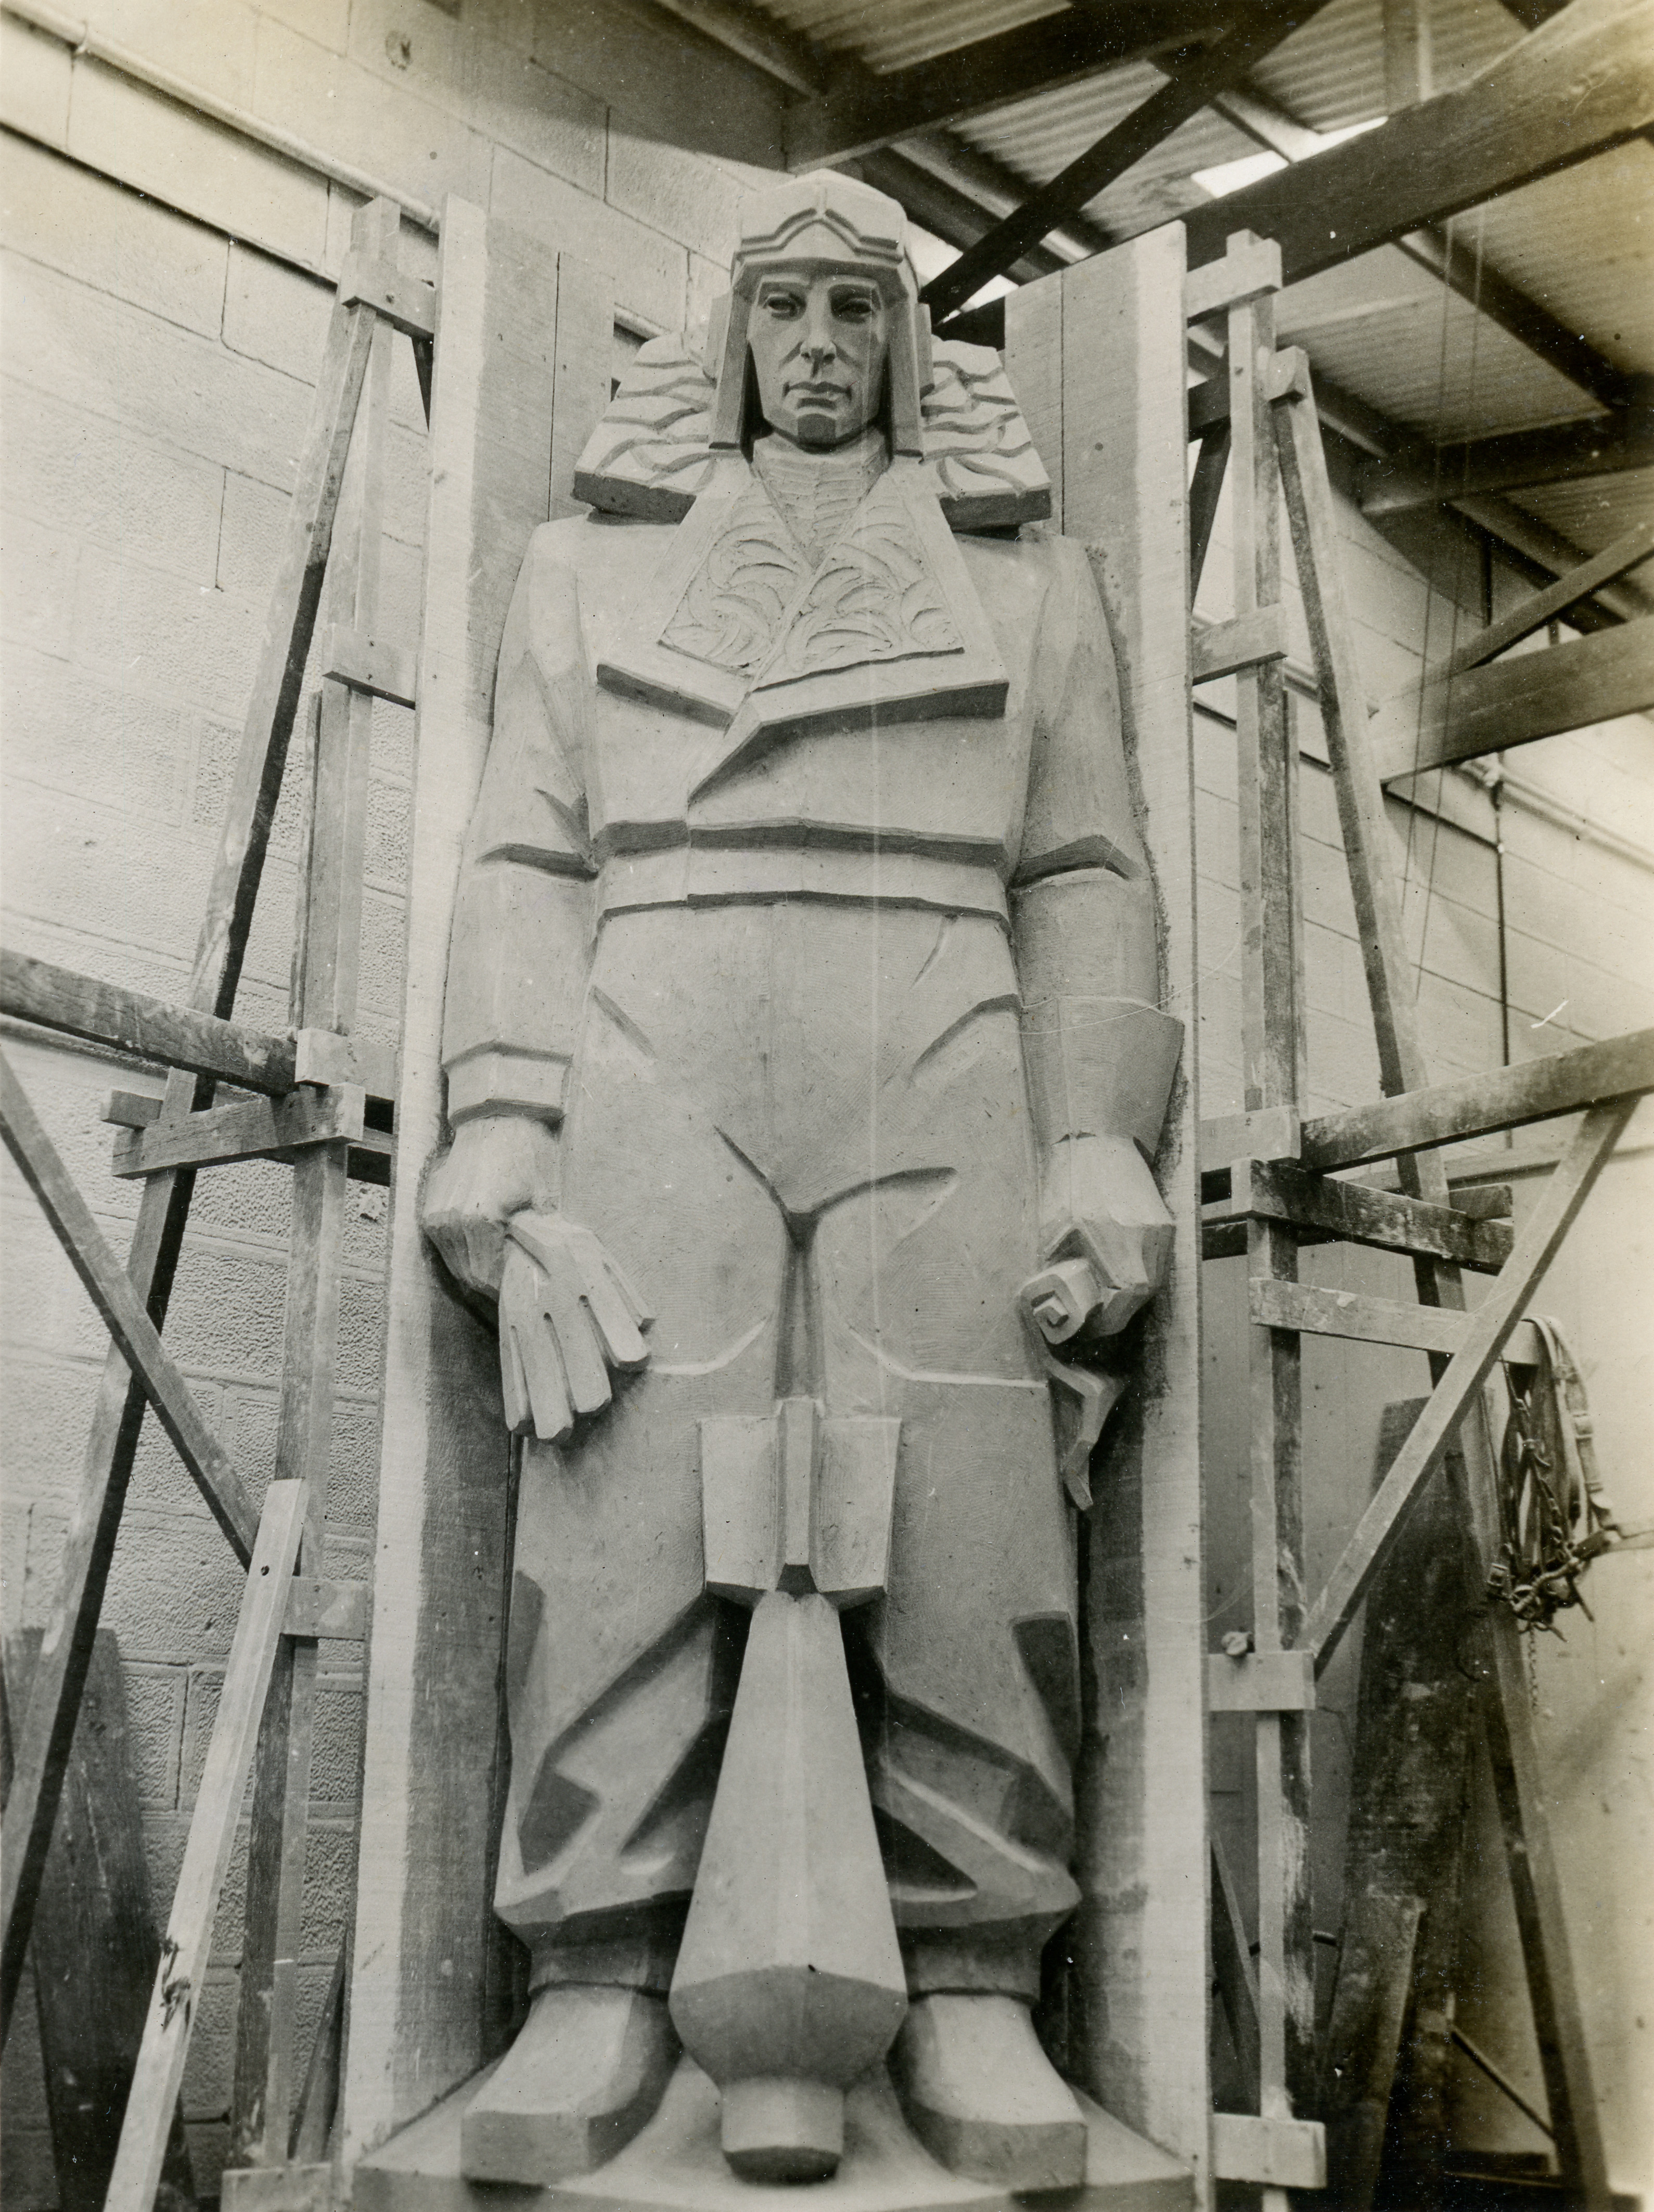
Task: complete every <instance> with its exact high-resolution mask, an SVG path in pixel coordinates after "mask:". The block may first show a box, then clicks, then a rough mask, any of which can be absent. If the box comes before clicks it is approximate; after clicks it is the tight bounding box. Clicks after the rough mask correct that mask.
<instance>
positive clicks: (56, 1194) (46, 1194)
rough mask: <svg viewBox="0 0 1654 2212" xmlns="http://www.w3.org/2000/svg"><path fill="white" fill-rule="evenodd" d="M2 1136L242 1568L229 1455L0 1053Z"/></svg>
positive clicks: (247, 1549)
mask: <svg viewBox="0 0 1654 2212" xmlns="http://www.w3.org/2000/svg"><path fill="white" fill-rule="evenodd" d="M0 1137H3V1138H4V1140H5V1144H6V1149H7V1150H8V1151H9V1152H10V1154H11V1156H12V1158H14V1159H15V1161H16V1163H17V1165H18V1167H19V1169H20V1170H21V1172H22V1175H23V1178H24V1180H25V1181H26V1182H27V1184H28V1186H29V1188H30V1189H31V1190H33V1193H34V1194H35V1196H36V1197H37V1198H38V1199H39V1200H40V1207H41V1211H42V1212H44V1213H45V1215H46V1219H47V1220H48V1221H49V1222H50V1223H51V1224H52V1229H53V1231H55V1232H56V1235H57V1237H58V1243H60V1244H61V1245H62V1246H63V1248H64V1252H65V1253H66V1255H68V1259H69V1263H70V1267H73V1268H74V1270H75V1273H76V1274H77V1275H78V1276H79V1277H80V1279H81V1281H82V1285H84V1286H85V1289H86V1291H87V1294H88V1297H90V1298H91V1300H92V1303H93V1304H94V1306H96V1308H97V1310H98V1311H99V1313H100V1315H101V1316H102V1317H103V1321H104V1323H105V1325H106V1328H108V1331H109V1334H111V1336H112V1337H113V1338H114V1340H115V1342H116V1344H117V1345H118V1346H119V1348H120V1352H121V1357H122V1358H124V1359H125V1362H126V1364H127V1365H128V1366H129V1367H130V1368H131V1370H132V1372H133V1374H134V1376H136V1377H137V1380H138V1382H139V1383H141V1384H142V1385H143V1391H144V1395H146V1396H147V1397H148V1399H149V1403H150V1404H151V1405H152V1406H153V1407H155V1418H156V1419H157V1420H158V1421H159V1422H160V1423H161V1427H162V1428H163V1429H165V1430H166V1431H167V1435H168V1437H171V1439H172V1441H173V1445H174V1446H175V1447H176V1449H177V1452H178V1455H179V1458H180V1459H181V1460H182V1461H183V1462H184V1464H185V1468H187V1469H188V1470H189V1474H190V1478H191V1480H192V1481H193V1482H194V1484H195V1486H196V1488H197V1489H198V1491H199V1492H201V1495H202V1497H203V1498H204V1499H205V1500H206V1502H207V1505H208V1508H209V1510H210V1512H211V1514H212V1516H213V1518H214V1520H216V1522H217V1523H218V1525H219V1527H220V1528H222V1530H223V1532H224V1534H226V1535H227V1536H228V1538H229V1541H230V1544H231V1547H232V1548H233V1549H234V1553H235V1556H236V1558H237V1559H239V1560H240V1562H241V1564H242V1565H243V1566H245V1565H246V1563H247V1561H248V1560H249V1559H251V1558H252V1544H253V1538H254V1536H255V1534H256V1533H257V1530H258V1516H257V1514H256V1513H255V1512H254V1511H253V1508H252V1500H251V1498H249V1497H248V1496H247V1494H246V1490H245V1489H244V1488H243V1486H242V1483H241V1478H240V1475H239V1474H237V1473H236V1471H235V1468H234V1465H233V1464H232V1462H231V1461H230V1458H229V1455H228V1453H227V1452H226V1451H225V1449H224V1448H223V1446H222V1444H221V1443H219V1441H218V1439H217V1437H216V1436H214V1434H213V1433H212V1431H211V1430H210V1428H209V1427H208V1426H207V1424H206V1423H205V1422H204V1420H203V1419H202V1418H201V1414H200V1412H199V1410H198V1407H197V1406H196V1402H195V1401H194V1399H193V1398H192V1396H191V1395H190V1389H189V1385H188V1384H187V1383H185V1380H184V1377H183V1376H181V1375H180V1374H179V1371H178V1370H177V1368H176V1367H175V1366H174V1365H173V1361H172V1358H171V1356H170V1354H169V1353H168V1352H167V1350H166V1347H165V1346H163V1345H162V1343H161V1336H160V1333H159V1332H158V1331H157V1329H156V1328H155V1323H154V1322H152V1321H151V1320H150V1318H149V1315H148V1314H147V1313H145V1311H144V1310H143V1303H142V1301H141V1300H140V1298H139V1297H138V1294H137V1291H135V1290H134V1289H133V1287H132V1282H131V1277H130V1276H129V1275H128V1273H126V1270H125V1267H122V1266H121V1264H120V1261H119V1260H118V1259H117V1258H116V1257H115V1255H114V1254H113V1253H112V1251H111V1250H110V1249H109V1246H108V1243H107V1242H106V1239H105V1237H104V1235H103V1232H102V1231H101V1230H100V1228H99V1227H98V1225H97V1223H96V1222H95V1221H94V1219H93V1218H92V1211H91V1208H90V1207H89V1206H88V1205H87V1203H86V1200H84V1199H83V1198H82V1196H81V1194H80V1193H79V1191H78V1190H76V1188H75V1185H74V1183H73V1182H72V1181H71V1180H70V1175H69V1171H68V1170H67V1169H66V1168H65V1167H64V1164H63V1162H62V1161H61V1160H60V1159H59V1158H58V1154H57V1152H56V1149H55V1148H54V1146H53V1145H52V1140H51V1139H50V1138H49V1137H48V1136H47V1135H46V1131H45V1130H44V1129H43V1128H42V1127H40V1122H39V1121H38V1120H37V1119H36V1117H35V1113H34V1109H33V1107H32V1106H31V1105H30V1104H29V1102H28V1099H27V1096H26V1094H25V1092H24V1091H23V1087H22V1085H21V1084H20V1083H19V1082H18V1080H17V1078H16V1076H15V1073H13V1070H12V1067H11V1064H10V1062H9V1060H6V1058H5V1056H4V1054H0Z"/></svg>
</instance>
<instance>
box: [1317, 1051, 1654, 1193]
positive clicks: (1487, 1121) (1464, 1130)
mask: <svg viewBox="0 0 1654 2212" xmlns="http://www.w3.org/2000/svg"><path fill="white" fill-rule="evenodd" d="M1641 1091H1654V1030H1630V1031H1628V1032H1627V1034H1626V1035H1625V1036H1616V1037H1607V1038H1604V1039H1603V1041H1602V1042H1601V1043H1600V1044H1584V1045H1579V1046H1577V1047H1576V1048H1574V1049H1573V1050H1572V1052H1557V1053H1552V1054H1549V1055H1548V1057H1547V1058H1545V1059H1544V1060H1524V1061H1523V1062H1522V1063H1521V1064H1520V1065H1519V1066H1515V1067H1501V1068H1498V1069H1496V1070H1494V1071H1493V1073H1491V1074H1487V1075H1467V1076H1464V1077H1463V1078H1462V1079H1460V1080H1459V1081H1458V1082H1456V1083H1438V1084H1432V1086H1431V1087H1430V1089H1429V1090H1428V1091H1402V1092H1401V1093H1400V1094H1399V1095H1398V1096H1397V1097H1393V1098H1381V1099H1379V1100H1378V1101H1377V1103H1375V1104H1373V1105H1371V1106H1353V1107H1348V1108H1347V1109H1344V1110H1343V1111H1342V1112H1340V1113H1337V1114H1323V1115H1321V1116H1320V1117H1319V1118H1318V1119H1317V1120H1316V1121H1306V1122H1305V1123H1304V1129H1303V1136H1302V1139H1301V1144H1300V1148H1299V1158H1300V1159H1301V1160H1302V1161H1303V1164H1304V1166H1305V1167H1306V1168H1353V1167H1359V1166H1360V1165H1361V1164H1363V1163H1364V1162H1365V1161H1367V1160H1384V1159H1389V1158H1393V1157H1394V1156H1395V1155H1396V1154H1397V1153H1399V1152H1428V1151H1430V1150H1431V1149H1432V1147H1433V1146H1438V1145H1452V1144H1456V1143H1458V1141H1459V1140H1460V1139H1462V1138H1466V1137H1485V1136H1487V1135H1488V1134H1489V1133H1491V1132H1493V1130H1495V1129H1519V1128H1521V1127H1523V1125H1524V1124H1525V1123H1527V1122H1529V1121H1547V1120H1548V1119H1549V1118H1550V1117H1551V1116H1552V1115H1557V1114H1577V1113H1578V1112H1579V1111H1580V1109H1582V1108H1583V1107H1586V1106H1595V1105H1597V1104H1599V1103H1601V1102H1602V1100H1604V1099H1607V1098H1626V1097H1631V1096H1632V1095H1633V1093H1635V1092H1641Z"/></svg>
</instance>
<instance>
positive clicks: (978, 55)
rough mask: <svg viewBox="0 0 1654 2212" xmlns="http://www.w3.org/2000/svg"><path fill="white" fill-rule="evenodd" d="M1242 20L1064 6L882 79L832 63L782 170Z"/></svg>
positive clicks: (1210, 6)
mask: <svg viewBox="0 0 1654 2212" xmlns="http://www.w3.org/2000/svg"><path fill="white" fill-rule="evenodd" d="M691 3H692V0H681V4H684V5H689V4H691ZM695 3H696V4H698V0H695ZM721 4H723V5H728V4H730V0H721ZM1240 12H1242V10H1241V9H1239V8H1238V6H1237V4H1236V0H1133V5H1132V6H1131V7H1130V8H1128V9H1119V10H1117V11H1115V12H1114V13H1112V14H1111V15H1110V16H1109V17H1106V18H1104V17H1100V16H1094V15H1090V14H1088V13H1086V12H1085V11H1083V10H1081V9H1073V8H1071V9H1067V10H1066V11H1065V12H1064V13H1062V14H1061V15H1046V16H1043V17H1041V18H1040V20H1039V21H1037V22H1033V23H1027V24H1025V25H1023V26H1022V27H1021V28H1020V29H1018V30H1015V31H1006V32H1002V33H1000V34H999V35H998V36H997V37H994V38H991V39H979V40H976V43H975V44H974V45H971V46H956V47H955V48H954V49H953V51H952V52H951V53H946V54H939V55H937V56H936V57H935V58H934V59H933V60H931V61H927V62H921V63H920V64H916V65H915V67H913V68H911V69H903V70H891V71H889V72H888V73H887V74H886V75H885V76H875V75H874V73H873V71H872V70H868V69H867V68H865V67H864V66H861V65H860V64H850V65H849V66H848V67H845V68H844V69H843V71H842V76H841V74H840V71H839V67H838V66H837V65H835V67H834V72H833V78H834V81H833V83H832V88H831V89H830V91H828V92H827V93H825V94H824V95H823V96H822V97H821V98H819V99H816V100H801V101H800V102H799V104H798V105H797V106H794V108H793V109H792V110H791V111H790V112H789V114H788V116H787V167H788V168H791V169H811V168H817V167H821V166H822V165H824V164H827V165H830V164H832V163H835V162H838V161H850V160H853V159H854V157H855V156H856V155H860V154H867V153H871V152H873V150H874V149H876V148H879V147H881V146H888V145H890V144H891V143H893V142H894V141H895V140H897V139H898V138H907V137H911V136H912V134H913V133H914V132H915V131H925V130H931V129H933V128H935V127H936V126H938V125H944V124H949V123H958V122H963V121H964V120H965V119H966V118H969V117H970V116H973V115H981V114H983V113H985V112H987V111H988V110H989V109H991V108H995V107H1004V106H1008V105H1009V104H1010V103H1011V102H1012V101H1013V100H1026V99H1029V98H1031V96H1032V95H1033V94H1035V93H1037V92H1046V91H1049V90H1050V89H1051V88H1054V87H1055V86H1057V85H1062V84H1072V83H1073V82H1076V81H1077V80H1079V79H1080V78H1084V77H1089V76H1102V75H1104V73H1105V72H1106V71H1108V70H1116V69H1120V68H1122V67H1123V66H1124V65H1125V64H1127V63H1128V62H1136V61H1146V60H1150V59H1152V58H1153V57H1154V56H1155V55H1156V54H1162V53H1166V52H1171V51H1175V50H1176V49H1177V48H1180V47H1183V46H1192V45H1194V44H1195V43H1197V42H1201V41H1204V40H1211V39H1215V38H1217V37H1218V36H1219V35H1220V34H1221V33H1223V32H1224V31H1225V30H1226V29H1227V28H1228V27H1229V26H1230V24H1231V23H1232V22H1233V21H1234V20H1235V17H1236V15H1237V14H1238V13H1240Z"/></svg>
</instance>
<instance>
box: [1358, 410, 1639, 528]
mask: <svg viewBox="0 0 1654 2212" xmlns="http://www.w3.org/2000/svg"><path fill="white" fill-rule="evenodd" d="M1651 462H1654V427H1651V426H1650V424H1649V422H1648V418H1647V416H1646V413H1645V410H1642V409H1635V410H1633V409H1630V408H1627V409H1623V410H1614V412H1613V413H1611V414H1608V415H1589V416H1584V417H1582V418H1581V419H1580V420H1578V421H1577V422H1552V423H1547V424H1546V425H1544V426H1543V427H1542V428H1539V429H1535V430H1507V431H1504V432H1502V433H1501V434H1500V435H1499V436H1497V437H1491V438H1470V439H1467V440H1466V441H1463V442H1462V444H1458V445H1444V446H1437V447H1432V448H1431V450H1430V455H1429V459H1428V463H1427V465H1425V466H1423V467H1420V466H1419V465H1417V464H1416V463H1414V462H1412V461H1409V460H1407V459H1401V458H1399V457H1390V456H1383V457H1381V458H1378V459H1373V460H1370V461H1368V462H1366V463H1365V464H1364V465H1363V466H1362V468H1361V471H1360V473H1359V476H1358V477H1357V479H1356V498H1357V501H1358V503H1359V507H1360V509H1361V512H1362V513H1363V514H1366V515H1374V516H1377V515H1380V514H1405V513H1409V512H1411V511H1412V510H1413V509H1414V508H1417V507H1437V506H1439V505H1440V504H1441V502H1442V501H1444V500H1447V499H1453V498H1462V497H1464V496H1465V495H1467V494H1477V493H1483V492H1511V491H1523V490H1525V489H1528V488H1529V487H1530V486H1533V485H1538V484H1551V483H1572V482H1573V481H1574V480H1575V479H1576V478H1578V477H1600V476H1618V475H1621V474H1623V473H1624V472H1625V471H1627V470H1628V469H1645V468H1647V467H1648V466H1649V465H1650V463H1651Z"/></svg>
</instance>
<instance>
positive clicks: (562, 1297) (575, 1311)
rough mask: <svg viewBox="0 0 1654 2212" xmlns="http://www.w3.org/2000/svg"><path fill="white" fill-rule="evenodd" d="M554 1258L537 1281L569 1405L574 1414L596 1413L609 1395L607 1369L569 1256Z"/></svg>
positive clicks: (563, 1253) (606, 1402)
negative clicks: (558, 1358)
mask: <svg viewBox="0 0 1654 2212" xmlns="http://www.w3.org/2000/svg"><path fill="white" fill-rule="evenodd" d="M556 1259H557V1261H558V1264H557V1265H556V1266H555V1267H550V1268H548V1269H547V1270H546V1272H545V1273H544V1275H543V1276H542V1278H541V1285H542V1288H541V1297H542V1298H543V1300H544V1313H545V1316H546V1320H547V1322H549V1323H550V1328H551V1329H552V1331H553V1333H554V1334H555V1335H556V1340H557V1349H558V1351H559V1352H561V1353H562V1362H563V1370H564V1374H565V1376H566V1378H567V1382H568V1389H569V1402H570V1404H571V1405H572V1406H573V1407H574V1409H575V1413H600V1412H601V1411H602V1409H603V1407H605V1406H606V1405H607V1404H608V1402H609V1400H610V1397H611V1395H612V1393H611V1390H610V1387H609V1370H608V1369H607V1368H606V1367H605V1365H604V1364H603V1353H602V1351H601V1349H600V1347H599V1343H598V1336H597V1331H596V1330H595V1329H594V1328H593V1325H592V1317H591V1314H590V1311H589V1310H588V1309H587V1304H586V1302H585V1300H584V1298H583V1297H581V1289H582V1287H583V1286H582V1285H581V1283H580V1281H579V1280H578V1279H577V1275H576V1270H575V1267H574V1265H573V1263H572V1260H571V1257H570V1255H569V1254H568V1253H566V1252H560V1253H558V1254H557V1255H556Z"/></svg>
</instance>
